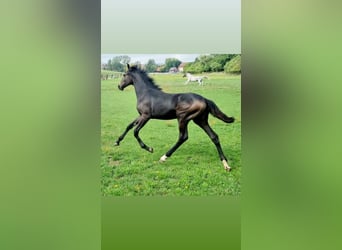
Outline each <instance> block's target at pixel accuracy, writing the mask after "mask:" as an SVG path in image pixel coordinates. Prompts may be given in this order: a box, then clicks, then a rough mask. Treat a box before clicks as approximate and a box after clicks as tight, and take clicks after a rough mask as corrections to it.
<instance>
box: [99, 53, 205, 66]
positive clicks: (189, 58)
mask: <svg viewBox="0 0 342 250" xmlns="http://www.w3.org/2000/svg"><path fill="white" fill-rule="evenodd" d="M119 55H124V54H102V55H101V63H107V62H108V60H109V59H112V58H113V57H115V56H119ZM126 55H127V56H129V57H130V58H131V62H137V61H139V62H140V63H142V64H145V63H147V61H148V59H154V61H155V62H156V63H157V64H161V63H165V59H166V58H177V59H178V60H180V61H181V62H193V61H195V59H196V57H198V56H200V54H126Z"/></svg>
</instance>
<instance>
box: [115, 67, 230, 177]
mask: <svg viewBox="0 0 342 250" xmlns="http://www.w3.org/2000/svg"><path fill="white" fill-rule="evenodd" d="M127 67H128V70H127V72H126V73H125V74H124V75H123V78H122V80H121V82H120V84H119V85H118V88H119V90H124V88H126V87H127V86H129V85H133V86H134V88H135V92H136V95H137V110H138V112H139V117H138V118H136V119H135V120H134V121H133V122H131V123H130V124H129V125H128V126H127V128H126V130H125V131H124V132H123V134H122V135H121V136H120V137H119V138H118V140H117V141H116V142H115V145H116V146H118V145H119V144H120V142H121V141H122V140H123V139H124V137H125V136H126V134H127V132H128V131H129V130H131V129H132V128H133V127H135V126H136V128H135V130H134V136H135V138H136V139H137V141H138V143H139V144H140V146H141V148H143V149H145V150H147V151H148V152H151V153H152V152H153V148H151V147H148V146H147V145H146V144H145V143H144V142H143V141H142V140H141V139H140V137H139V131H140V129H142V128H143V126H144V125H145V124H146V123H147V122H148V121H149V120H150V119H160V120H170V119H177V120H178V126H179V138H178V141H177V143H176V144H175V145H174V146H173V147H172V148H171V149H170V150H169V151H168V152H166V153H165V154H164V155H163V156H162V157H161V158H160V162H164V161H166V159H167V158H168V157H170V156H171V155H172V154H173V153H174V152H175V151H176V150H177V149H178V147H179V146H181V145H182V144H183V143H184V142H185V141H186V140H187V139H188V123H189V122H190V121H191V120H193V121H194V122H195V123H196V124H197V125H198V126H199V127H201V128H202V129H203V130H204V131H205V132H206V133H207V135H208V136H209V137H210V139H211V140H212V142H213V143H214V144H215V146H216V148H217V151H218V154H219V157H220V159H221V161H222V163H223V166H224V168H225V169H226V170H227V171H230V166H229V165H228V162H227V158H226V157H225V156H224V154H223V151H222V148H221V144H220V141H219V137H218V136H217V134H216V133H215V132H214V131H213V130H212V128H211V127H210V126H209V124H208V115H209V113H211V114H212V115H213V116H215V117H216V118H218V119H220V120H222V121H224V122H226V123H232V122H234V118H233V117H228V116H227V115H225V114H224V113H223V112H222V111H220V109H219V108H218V107H217V106H216V104H215V103H214V102H213V101H210V100H208V99H206V98H204V97H202V96H200V95H197V94H194V93H180V94H169V93H165V92H163V91H162V90H161V88H160V87H159V86H158V85H156V84H155V83H154V81H153V79H152V78H150V77H149V76H148V75H147V73H146V72H145V71H143V70H141V69H140V68H138V67H136V66H131V67H130V66H129V64H127Z"/></svg>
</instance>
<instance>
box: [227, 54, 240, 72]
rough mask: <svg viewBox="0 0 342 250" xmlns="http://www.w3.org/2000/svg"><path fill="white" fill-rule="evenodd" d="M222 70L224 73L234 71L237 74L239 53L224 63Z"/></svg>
mask: <svg viewBox="0 0 342 250" xmlns="http://www.w3.org/2000/svg"><path fill="white" fill-rule="evenodd" d="M224 71H225V72H226V73H234V74H238V73H241V55H236V56H235V57H233V59H231V60H230V61H228V62H227V63H226V65H225V66H224Z"/></svg>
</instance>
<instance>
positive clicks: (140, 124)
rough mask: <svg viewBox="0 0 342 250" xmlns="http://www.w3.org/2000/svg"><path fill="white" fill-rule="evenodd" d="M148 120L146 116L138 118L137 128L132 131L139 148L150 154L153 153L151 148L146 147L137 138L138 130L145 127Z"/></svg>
mask: <svg viewBox="0 0 342 250" xmlns="http://www.w3.org/2000/svg"><path fill="white" fill-rule="evenodd" d="M149 119H150V118H149V117H146V116H140V117H139V118H138V119H137V127H136V128H135V129H134V136H135V138H136V139H137V141H138V143H139V145H140V147H141V148H143V149H145V150H147V151H148V152H150V153H153V148H151V147H148V146H147V145H146V144H145V143H144V142H143V141H142V140H141V139H140V137H139V131H140V129H142V128H143V127H144V126H145V124H146V123H147V122H148V120H149Z"/></svg>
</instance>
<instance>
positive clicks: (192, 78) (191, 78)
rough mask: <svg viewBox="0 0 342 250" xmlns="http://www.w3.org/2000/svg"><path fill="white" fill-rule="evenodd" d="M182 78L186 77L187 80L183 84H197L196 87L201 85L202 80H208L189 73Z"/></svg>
mask: <svg viewBox="0 0 342 250" xmlns="http://www.w3.org/2000/svg"><path fill="white" fill-rule="evenodd" d="M183 77H187V78H188V80H187V81H186V82H185V84H188V83H189V82H198V85H203V79H204V78H206V79H208V77H207V76H193V75H191V74H190V73H186V74H185V75H183Z"/></svg>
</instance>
